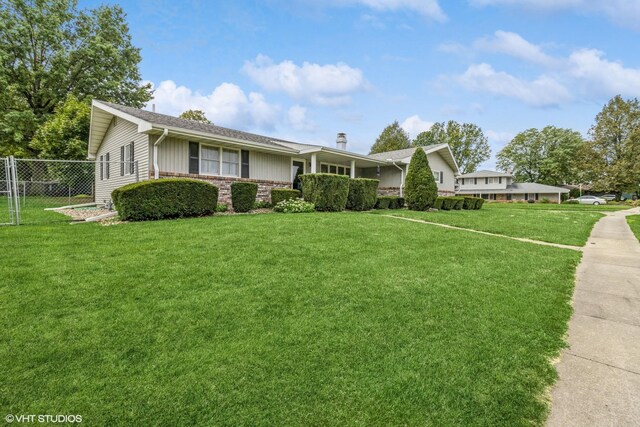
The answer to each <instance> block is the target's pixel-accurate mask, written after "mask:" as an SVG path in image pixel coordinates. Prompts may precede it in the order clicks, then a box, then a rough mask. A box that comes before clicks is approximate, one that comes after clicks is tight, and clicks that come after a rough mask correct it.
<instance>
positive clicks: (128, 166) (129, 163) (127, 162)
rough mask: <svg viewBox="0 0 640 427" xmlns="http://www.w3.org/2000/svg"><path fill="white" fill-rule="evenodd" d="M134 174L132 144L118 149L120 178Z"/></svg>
mask: <svg viewBox="0 0 640 427" xmlns="http://www.w3.org/2000/svg"><path fill="white" fill-rule="evenodd" d="M134 172H135V162H134V159H133V142H130V143H128V144H127V145H123V146H122V147H120V176H123V175H124V174H126V173H128V174H132V173H134Z"/></svg>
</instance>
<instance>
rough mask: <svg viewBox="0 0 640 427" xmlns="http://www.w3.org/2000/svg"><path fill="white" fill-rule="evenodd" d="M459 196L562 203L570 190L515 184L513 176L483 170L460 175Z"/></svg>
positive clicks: (523, 183) (533, 183) (524, 183)
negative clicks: (467, 195) (563, 197)
mask: <svg viewBox="0 0 640 427" xmlns="http://www.w3.org/2000/svg"><path fill="white" fill-rule="evenodd" d="M457 184H458V186H459V190H458V194H469V195H473V196H476V197H482V198H483V199H487V200H497V201H505V202H507V201H515V200H534V201H541V200H544V199H547V200H549V201H551V202H554V203H560V202H561V200H562V194H568V193H569V190H567V189H566V188H562V187H554V186H551V185H544V184H537V183H535V182H514V178H513V175H511V174H508V173H503V172H494V171H488V170H481V171H477V172H473V173H467V174H464V175H458V178H457Z"/></svg>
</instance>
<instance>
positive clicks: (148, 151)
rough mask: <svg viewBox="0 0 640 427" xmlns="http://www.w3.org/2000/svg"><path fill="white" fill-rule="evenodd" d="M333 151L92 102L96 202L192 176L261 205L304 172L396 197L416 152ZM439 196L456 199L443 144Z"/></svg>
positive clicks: (435, 165)
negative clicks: (247, 193) (249, 192)
mask: <svg viewBox="0 0 640 427" xmlns="http://www.w3.org/2000/svg"><path fill="white" fill-rule="evenodd" d="M336 143H337V146H336V148H330V147H325V146H320V145H310V144H300V143H296V142H291V141H284V140H281V139H277V138H270V137H266V136H261V135H255V134H251V133H247V132H242V131H237V130H233V129H228V128H223V127H220V126H215V125H212V124H205V123H200V122H195V121H191V120H185V119H180V118H176V117H172V116H167V115H164V114H158V113H154V112H150V111H146V110H140V109H137V108H131V107H125V106H122V105H118V104H112V103H108V102H102V101H93V104H92V109H91V128H90V131H89V153H88V158H89V159H95V160H97V162H96V202H97V203H100V204H107V203H109V202H110V200H111V192H112V191H113V190H114V189H116V188H118V187H120V186H122V185H125V184H129V183H132V182H136V181H138V180H140V181H142V180H146V179H158V178H163V177H189V178H196V179H201V180H206V181H208V182H211V183H212V184H214V185H216V186H217V187H218V188H219V189H220V200H221V201H224V202H228V201H229V200H230V194H231V190H230V185H231V183H232V182H234V181H250V182H255V183H257V184H258V199H260V200H268V199H269V197H270V191H271V189H272V188H292V187H293V188H299V187H300V180H299V179H298V176H299V175H300V174H305V173H316V172H317V173H320V172H322V173H336V174H341V175H347V176H350V177H352V178H356V177H366V178H375V179H379V180H380V187H379V191H380V194H400V193H401V187H402V185H403V183H404V179H405V176H406V172H407V168H408V163H409V161H410V160H411V155H412V154H413V152H414V151H415V150H416V148H412V149H407V150H399V151H390V152H388V153H381V154H375V155H370V156H368V155H364V154H358V153H353V152H350V151H347V149H346V145H347V140H346V136H345V134H338V138H337V141H336ZM424 149H425V152H426V153H427V157H428V159H429V163H430V165H431V168H432V170H433V171H434V177H436V181H437V182H438V190H439V192H440V193H441V194H449V195H452V194H454V191H455V175H456V174H457V173H458V166H457V164H456V161H455V159H454V158H453V155H452V153H451V150H450V149H449V146H448V145H447V144H440V145H434V146H430V147H425V148H424Z"/></svg>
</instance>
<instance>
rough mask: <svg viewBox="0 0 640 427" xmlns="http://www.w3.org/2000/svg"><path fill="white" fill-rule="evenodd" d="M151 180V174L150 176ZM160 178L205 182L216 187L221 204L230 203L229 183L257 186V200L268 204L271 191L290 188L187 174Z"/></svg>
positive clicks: (281, 183) (277, 183) (282, 184)
mask: <svg viewBox="0 0 640 427" xmlns="http://www.w3.org/2000/svg"><path fill="white" fill-rule="evenodd" d="M150 178H151V179H153V174H151V175H150ZM160 178H192V179H199V180H201V181H206V182H208V183H210V184H213V185H215V186H216V187H218V201H219V202H221V203H227V204H230V203H231V183H233V182H238V181H240V182H255V183H256V184H258V196H257V200H261V201H265V202H268V201H270V200H271V189H273V188H291V183H290V182H286V181H264V180H259V179H248V178H230V177H223V176H209V175H197V174H188V173H174V172H160Z"/></svg>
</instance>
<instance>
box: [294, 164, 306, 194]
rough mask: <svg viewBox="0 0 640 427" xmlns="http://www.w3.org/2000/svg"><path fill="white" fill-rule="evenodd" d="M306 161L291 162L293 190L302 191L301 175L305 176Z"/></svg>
mask: <svg viewBox="0 0 640 427" xmlns="http://www.w3.org/2000/svg"><path fill="white" fill-rule="evenodd" d="M304 163H305V162H304V161H302V160H292V161H291V182H292V184H291V188H293V189H294V190H300V191H302V182H301V181H300V175H302V174H304Z"/></svg>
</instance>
